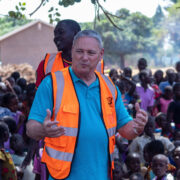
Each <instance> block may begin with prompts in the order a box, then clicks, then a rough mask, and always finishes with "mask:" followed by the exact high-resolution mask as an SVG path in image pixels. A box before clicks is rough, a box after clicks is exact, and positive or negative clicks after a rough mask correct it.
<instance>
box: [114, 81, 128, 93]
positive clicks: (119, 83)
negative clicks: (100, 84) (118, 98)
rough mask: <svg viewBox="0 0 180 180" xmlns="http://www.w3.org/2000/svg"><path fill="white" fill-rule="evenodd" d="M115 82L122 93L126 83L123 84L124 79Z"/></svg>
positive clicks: (124, 90)
mask: <svg viewBox="0 0 180 180" xmlns="http://www.w3.org/2000/svg"><path fill="white" fill-rule="evenodd" d="M115 84H116V85H117V86H118V88H119V90H120V92H121V94H124V93H125V92H126V84H125V81H117V82H116V83H115Z"/></svg>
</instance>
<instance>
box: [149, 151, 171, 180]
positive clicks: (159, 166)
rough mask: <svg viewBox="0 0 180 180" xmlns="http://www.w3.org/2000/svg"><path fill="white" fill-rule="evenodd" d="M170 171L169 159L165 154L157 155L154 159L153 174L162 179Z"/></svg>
mask: <svg viewBox="0 0 180 180" xmlns="http://www.w3.org/2000/svg"><path fill="white" fill-rule="evenodd" d="M167 169H168V158H167V157H166V156H165V155H164V154H157V155H155V156H154V157H153V159H152V170H153V173H154V174H155V175H156V176H157V177H158V178H162V177H163V176H165V175H166V172H167Z"/></svg>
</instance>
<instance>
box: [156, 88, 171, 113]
mask: <svg viewBox="0 0 180 180" xmlns="http://www.w3.org/2000/svg"><path fill="white" fill-rule="evenodd" d="M172 101H173V90H172V87H171V86H166V87H165V89H164V93H163V94H162V97H161V98H160V99H159V100H158V101H157V106H158V109H159V112H162V113H165V114H167V109H168V106H169V103H170V102H172Z"/></svg>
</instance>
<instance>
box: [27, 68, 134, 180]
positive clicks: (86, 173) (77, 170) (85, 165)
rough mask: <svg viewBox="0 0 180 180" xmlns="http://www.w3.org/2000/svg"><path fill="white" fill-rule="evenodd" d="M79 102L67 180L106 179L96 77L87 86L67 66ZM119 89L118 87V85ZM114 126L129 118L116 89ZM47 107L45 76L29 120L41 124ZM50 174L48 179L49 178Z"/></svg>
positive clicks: (105, 149) (47, 80) (48, 94)
mask: <svg viewBox="0 0 180 180" xmlns="http://www.w3.org/2000/svg"><path fill="white" fill-rule="evenodd" d="M70 74H71V76H72V80H73V83H74V86H75V89H76V93H77V97H78V100H79V103H80V126H79V135H78V140H77V145H76V150H75V153H74V157H73V162H72V166H71V172H70V174H69V176H68V177H67V178H66V179H67V180H77V179H78V180H83V179H86V180H92V179H98V180H109V179H110V177H109V175H108V165H109V156H108V135H107V132H106V129H105V126H104V123H103V120H102V112H101V103H100V88H99V80H98V78H96V80H95V81H94V82H93V83H92V84H91V85H90V86H87V85H86V84H85V83H84V82H83V81H82V80H81V79H79V78H78V77H77V76H76V75H75V74H74V72H73V70H72V69H71V68H70ZM117 90H118V88H117ZM115 106H116V113H117V129H119V128H120V127H122V126H123V125H125V124H126V123H127V122H129V121H130V120H132V118H131V116H129V114H128V112H127V110H126V108H125V107H124V105H123V102H122V99H121V93H120V91H119V90H118V96H117V100H116V104H115ZM46 109H50V110H51V111H52V109H53V97H52V80H51V77H50V76H47V77H46V78H45V79H44V80H43V81H42V83H41V84H40V86H39V87H38V90H37V93H36V96H35V99H34V102H33V105H32V108H31V111H30V114H29V118H28V119H34V120H37V121H38V122H40V123H43V121H44V118H45V116H46ZM52 179H53V178H52V177H49V180H52Z"/></svg>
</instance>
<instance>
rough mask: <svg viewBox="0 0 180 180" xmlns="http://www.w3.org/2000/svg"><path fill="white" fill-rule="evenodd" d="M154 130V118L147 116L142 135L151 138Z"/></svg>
mask: <svg viewBox="0 0 180 180" xmlns="http://www.w3.org/2000/svg"><path fill="white" fill-rule="evenodd" d="M154 130H155V120H154V117H152V116H149V117H148V121H147V123H146V125H145V127H144V133H145V134H146V135H147V136H150V137H151V136H152V134H153V133H154Z"/></svg>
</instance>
